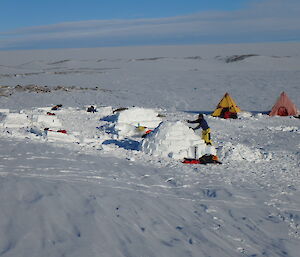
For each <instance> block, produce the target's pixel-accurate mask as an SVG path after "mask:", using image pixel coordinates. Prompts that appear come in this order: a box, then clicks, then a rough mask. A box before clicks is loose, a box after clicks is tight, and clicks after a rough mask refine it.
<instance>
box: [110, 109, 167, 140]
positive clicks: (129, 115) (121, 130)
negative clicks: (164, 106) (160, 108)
mask: <svg viewBox="0 0 300 257" xmlns="http://www.w3.org/2000/svg"><path fill="white" fill-rule="evenodd" d="M161 121H162V120H161V118H160V117H158V112H157V111H155V110H153V109H146V108H139V107H133V108H130V109H128V110H124V111H122V112H120V113H119V114H118V118H117V124H116V126H115V129H116V130H117V131H118V135H119V136H121V137H126V136H140V135H141V134H143V131H141V130H140V129H138V128H142V127H146V128H147V129H154V128H156V127H157V126H158V125H159V123H160V122H161Z"/></svg>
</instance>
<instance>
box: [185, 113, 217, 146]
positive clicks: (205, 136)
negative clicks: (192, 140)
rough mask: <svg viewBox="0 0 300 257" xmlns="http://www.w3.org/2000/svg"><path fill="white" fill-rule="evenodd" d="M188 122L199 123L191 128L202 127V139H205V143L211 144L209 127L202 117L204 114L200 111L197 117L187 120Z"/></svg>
mask: <svg viewBox="0 0 300 257" xmlns="http://www.w3.org/2000/svg"><path fill="white" fill-rule="evenodd" d="M187 122H188V123H198V124H199V125H198V126H196V127H195V128H192V129H193V130H196V129H199V128H202V139H203V140H204V141H205V143H206V144H207V145H211V144H212V141H211V138H210V127H209V126H208V124H207V122H206V120H205V119H204V116H203V114H202V113H200V114H199V115H198V119H196V120H187Z"/></svg>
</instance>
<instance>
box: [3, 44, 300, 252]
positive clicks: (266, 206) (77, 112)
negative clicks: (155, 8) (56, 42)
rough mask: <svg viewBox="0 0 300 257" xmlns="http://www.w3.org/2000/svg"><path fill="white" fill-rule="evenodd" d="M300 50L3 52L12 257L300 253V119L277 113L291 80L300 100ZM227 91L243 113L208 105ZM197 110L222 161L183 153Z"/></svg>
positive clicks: (6, 221)
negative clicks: (220, 113)
mask: <svg viewBox="0 0 300 257" xmlns="http://www.w3.org/2000/svg"><path fill="white" fill-rule="evenodd" d="M299 53H300V44H299V43H281V44H253V45H213V46H181V47H179V46H178V47H176V46H164V47H136V48H134V47H132V48H131V47H128V48H99V49H72V50H70V49H69V50H43V51H9V52H0V160H1V162H0V228H1V229H0V256H3V257H8V256H14V257H16V256H32V257H41V256H53V257H57V256H72V257H74V256H78V257H82V256H91V257H94V256H95V257H96V256H97V257H98V256H101V257H102V256H103V257H111V256H113V257H125V256H127V257H141V256H147V257H169V256H172V257H173V256H174V257H175V256H178V257H182V256H194V257H208V256H222V257H225V256H226V257H240V256H252V257H254V256H257V257H258V256H272V257H279V256H280V257H281V256H290V257H297V256H299V250H300V246H299V245H300V200H299V199H300V179H299V172H300V140H299V139H300V127H299V124H300V119H298V118H296V117H269V116H268V115H266V112H267V111H269V110H270V109H271V107H272V106H273V104H274V103H275V101H276V100H277V98H278V97H279V94H280V93H281V92H282V91H285V92H286V93H287V94H288V95H289V97H290V98H291V99H292V101H293V102H294V103H295V104H296V105H297V106H298V108H299V107H300V86H299V81H300V69H299V67H300V55H299ZM225 92H228V93H230V95H231V96H232V97H233V98H234V100H235V101H236V103H237V104H238V106H239V107H240V108H241V109H242V110H243V111H244V112H243V113H240V114H239V115H238V119H234V120H225V119H219V118H215V117H212V116H210V115H209V114H210V113H212V112H213V110H214V109H215V107H216V105H217V104H218V102H219V100H220V99H221V97H222V96H223V95H224V93H225ZM58 104H62V107H59V108H57V110H52V109H51V107H53V106H54V105H58ZM91 105H93V106H95V108H96V109H97V112H94V113H90V112H87V111H86V110H87V108H88V107H89V106H91ZM133 106H135V107H134V108H132V107H133ZM126 109H129V111H128V112H125V111H124V110H126ZM199 112H203V113H204V114H205V119H206V120H207V122H208V124H209V125H210V127H211V130H212V140H213V147H214V148H215V149H216V153H217V155H218V157H219V159H220V161H221V162H222V164H221V165H214V164H208V165H190V164H183V163H181V160H180V158H181V157H182V156H183V155H184V154H185V152H184V150H185V149H187V151H186V154H187V155H188V154H192V153H193V151H192V150H191V149H193V147H194V145H195V144H196V145H198V146H201V145H203V147H205V145H204V144H203V142H201V138H200V135H201V130H200V131H199V130H198V131H195V134H193V133H194V132H193V131H192V130H189V129H188V124H187V123H186V122H185V120H187V119H194V118H196V116H197V114H198V113H199ZM122 113H123V114H122ZM143 113H144V114H145V115H144V116H143ZM160 122H163V123H162V124H164V125H161V127H162V128H164V131H163V132H162V134H163V136H161V137H160V136H159V131H157V130H159V128H157V129H156V132H155V133H156V137H155V140H152V141H151V140H150V139H151V138H150V137H149V138H147V137H146V139H144V138H143V137H142V135H144V134H145V133H146V131H147V130H149V131H150V130H153V129H155V127H157V125H158V124H160ZM143 123H144V124H143ZM171 124H177V125H176V126H175V125H174V126H171ZM172 127H174V129H173V130H172ZM175 127H176V128H175ZM45 128H47V129H45ZM149 133H151V132H149ZM182 133H185V134H186V137H187V138H186V139H187V140H189V142H188V143H187V142H185V141H184V142H183V140H184V138H183V136H182ZM163 139H164V140H165V141H164V142H162V140H163ZM143 140H144V141H143ZM146 140H148V141H147V144H146V143H144V149H143V147H142V145H143V142H146ZM151 144H152V145H151ZM153 144H160V145H159V147H156V146H155V145H153ZM157 149H158V150H157ZM203 149H204V148H203ZM154 150H155V151H154ZM175 150H176V151H177V152H176V158H173V157H175V154H174V153H175ZM172 151H173V152H174V153H172ZM154 152H155V154H154ZM157 153H160V154H157ZM179 153H180V154H179ZM160 155H161V156H160ZM177 157H178V158H177ZM187 157H188V156H187Z"/></svg>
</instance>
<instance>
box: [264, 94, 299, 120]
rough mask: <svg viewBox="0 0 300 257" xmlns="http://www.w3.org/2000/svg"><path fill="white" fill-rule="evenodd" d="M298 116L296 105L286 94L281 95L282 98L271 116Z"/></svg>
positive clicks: (271, 112)
mask: <svg viewBox="0 0 300 257" xmlns="http://www.w3.org/2000/svg"><path fill="white" fill-rule="evenodd" d="M297 114H298V110H297V107H296V105H295V104H294V103H293V102H292V101H291V100H290V98H289V97H288V96H287V94H286V93H285V92H282V93H281V94H280V97H279V98H278V100H277V102H276V103H275V104H274V106H273V108H272V110H271V111H270V113H269V115H270V116H275V115H279V116H292V115H297Z"/></svg>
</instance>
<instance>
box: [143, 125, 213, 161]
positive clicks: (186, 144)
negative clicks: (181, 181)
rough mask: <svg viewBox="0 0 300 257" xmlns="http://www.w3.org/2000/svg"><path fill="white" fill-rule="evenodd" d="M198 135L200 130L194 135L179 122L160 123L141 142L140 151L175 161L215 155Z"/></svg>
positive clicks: (211, 147) (211, 148) (210, 147)
mask: <svg viewBox="0 0 300 257" xmlns="http://www.w3.org/2000/svg"><path fill="white" fill-rule="evenodd" d="M200 135H201V130H200V131H199V134H196V133H195V132H194V131H193V130H192V129H191V128H189V127H188V126H187V125H186V124H185V123H183V122H181V121H176V122H170V121H166V122H162V123H160V125H159V126H158V127H157V128H156V129H155V130H154V131H153V132H151V134H149V135H148V136H147V137H146V138H145V139H144V140H143V141H142V142H141V151H143V152H144V153H146V154H150V155H154V156H160V157H169V158H173V159H176V160H180V159H184V158H195V159H197V158H200V157H201V156H203V155H205V154H212V155H216V149H215V148H214V147H213V146H211V145H206V144H205V142H204V140H203V139H202V138H201V136H200Z"/></svg>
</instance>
